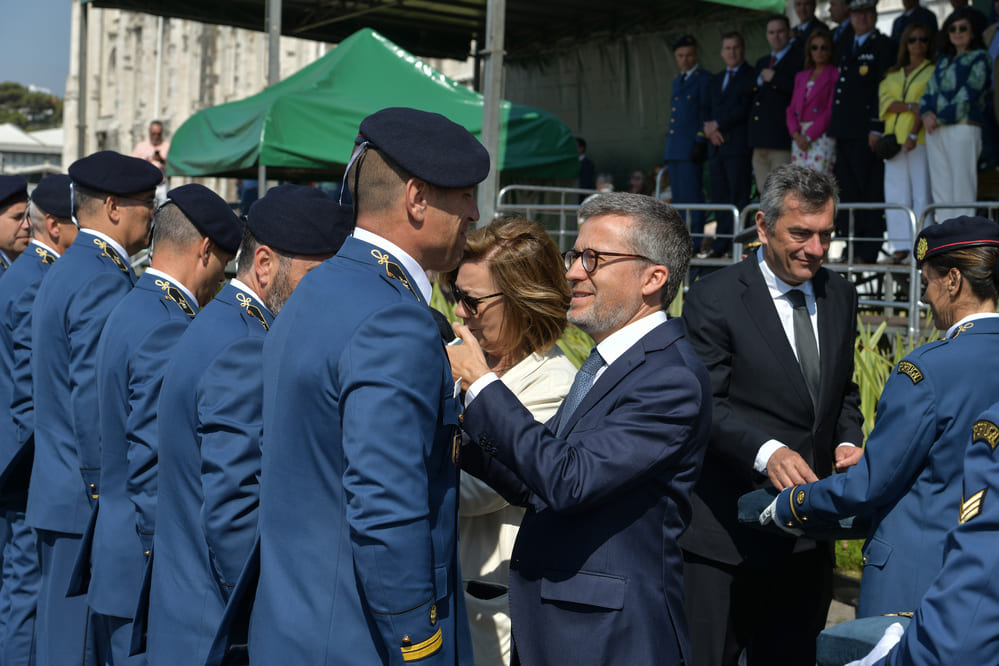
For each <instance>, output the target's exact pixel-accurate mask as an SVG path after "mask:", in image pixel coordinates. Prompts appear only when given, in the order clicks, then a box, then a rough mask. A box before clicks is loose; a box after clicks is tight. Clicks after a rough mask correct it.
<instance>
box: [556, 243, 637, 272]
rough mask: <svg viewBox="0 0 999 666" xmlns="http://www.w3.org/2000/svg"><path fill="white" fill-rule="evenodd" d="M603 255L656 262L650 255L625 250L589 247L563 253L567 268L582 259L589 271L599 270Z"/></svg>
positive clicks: (584, 267)
mask: <svg viewBox="0 0 999 666" xmlns="http://www.w3.org/2000/svg"><path fill="white" fill-rule="evenodd" d="M601 257H627V258H629V259H644V260H645V261H648V262H650V263H655V262H653V261H652V260H651V259H649V258H648V257H645V256H642V255H640V254H627V253H625V252H601V251H599V250H594V249H593V248H589V247H588V248H584V249H582V250H566V252H565V253H564V254H563V255H562V259H563V260H564V261H565V270H569V269H570V268H572V265H573V264H574V263H576V260H577V259H580V260H581V261H582V264H583V270H584V271H586V272H587V273H592V272H593V271H595V270H597V263H599V261H600V258H601Z"/></svg>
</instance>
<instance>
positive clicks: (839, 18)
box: [829, 0, 853, 51]
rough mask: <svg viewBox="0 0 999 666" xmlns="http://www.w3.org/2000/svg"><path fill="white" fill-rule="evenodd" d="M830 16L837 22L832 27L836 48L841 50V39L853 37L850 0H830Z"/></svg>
mask: <svg viewBox="0 0 999 666" xmlns="http://www.w3.org/2000/svg"><path fill="white" fill-rule="evenodd" d="M829 18H830V19H832V20H833V21H835V22H836V27H835V28H833V29H832V36H833V42H834V43H835V44H836V50H837V51H839V48H840V47H839V40H841V39H847V38H849V39H853V27H852V26H851V25H850V2H849V0H829Z"/></svg>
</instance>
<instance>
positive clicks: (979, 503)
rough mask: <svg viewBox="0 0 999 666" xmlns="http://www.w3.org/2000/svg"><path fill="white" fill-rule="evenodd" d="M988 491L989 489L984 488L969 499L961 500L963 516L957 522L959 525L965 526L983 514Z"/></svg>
mask: <svg viewBox="0 0 999 666" xmlns="http://www.w3.org/2000/svg"><path fill="white" fill-rule="evenodd" d="M986 490H987V488H982V489H981V490H979V491H978V492H977V493H975V494H974V495H972V496H971V497H969V498H968V499H964V498H963V497H962V498H961V516H960V517H959V518H958V521H957V522H958V524H959V525H963V524H964V523H966V522H968V521H969V520H971V519H972V518H974V517H975V516H977V515H978V514H980V513H981V512H982V508H983V506H984V504H985V491H986Z"/></svg>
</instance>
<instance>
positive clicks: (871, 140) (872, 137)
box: [867, 132, 881, 153]
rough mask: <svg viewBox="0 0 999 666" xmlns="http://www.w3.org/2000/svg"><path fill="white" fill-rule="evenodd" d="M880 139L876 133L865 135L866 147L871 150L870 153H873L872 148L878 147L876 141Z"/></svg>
mask: <svg viewBox="0 0 999 666" xmlns="http://www.w3.org/2000/svg"><path fill="white" fill-rule="evenodd" d="M880 138H881V135H880V134H878V133H877V132H868V133H867V147H868V148H870V149H871V152H872V153H873V152H874V146H876V145H878V139H880Z"/></svg>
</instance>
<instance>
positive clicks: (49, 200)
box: [31, 173, 73, 217]
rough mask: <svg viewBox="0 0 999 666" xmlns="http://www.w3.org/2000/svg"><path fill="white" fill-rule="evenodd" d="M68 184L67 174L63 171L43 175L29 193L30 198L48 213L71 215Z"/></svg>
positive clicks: (71, 207)
mask: <svg viewBox="0 0 999 666" xmlns="http://www.w3.org/2000/svg"><path fill="white" fill-rule="evenodd" d="M69 184H70V179H69V176H67V175H66V174H64V173H57V174H52V175H51V176H45V178H42V181H41V182H40V183H38V186H37V187H35V189H34V191H33V192H32V193H31V200H32V201H34V202H35V205H36V206H38V207H39V208H41V209H42V210H43V211H45V212H46V213H48V214H49V215H52V216H54V217H72V216H73V192H72V190H71V189H70V187H69Z"/></svg>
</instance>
